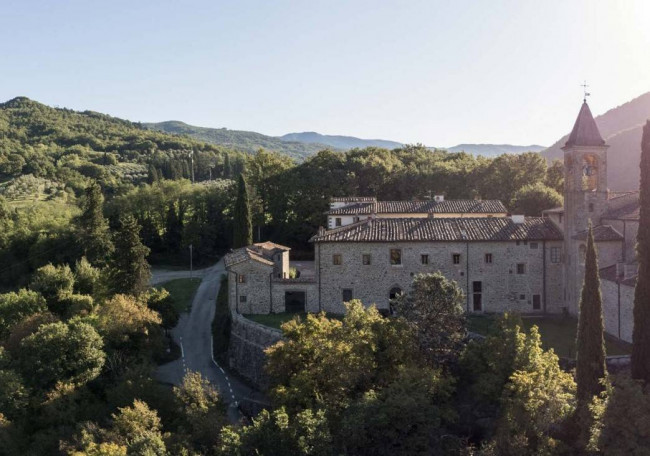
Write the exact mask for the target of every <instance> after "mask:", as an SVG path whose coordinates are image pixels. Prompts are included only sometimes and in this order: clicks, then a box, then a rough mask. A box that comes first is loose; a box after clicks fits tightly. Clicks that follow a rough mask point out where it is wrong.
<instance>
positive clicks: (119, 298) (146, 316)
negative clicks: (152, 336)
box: [97, 294, 161, 345]
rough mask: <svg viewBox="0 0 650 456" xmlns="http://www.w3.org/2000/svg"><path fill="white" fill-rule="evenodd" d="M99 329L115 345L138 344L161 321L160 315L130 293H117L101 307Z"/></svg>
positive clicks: (98, 316)
mask: <svg viewBox="0 0 650 456" xmlns="http://www.w3.org/2000/svg"><path fill="white" fill-rule="evenodd" d="M97 318H98V324H99V329H100V331H101V332H102V334H104V335H105V336H106V338H107V339H108V340H109V341H110V342H111V343H112V344H114V345H124V344H128V345H134V344H135V345H137V342H138V339H140V338H143V337H146V336H147V335H148V334H149V331H150V329H151V328H152V327H154V326H156V325H159V324H160V323H161V319H160V315H158V313H157V312H155V311H153V310H151V309H149V308H148V307H147V306H146V304H145V303H143V302H140V300H138V299H136V298H134V297H133V296H129V295H121V294H117V295H115V296H113V297H112V298H111V299H109V300H108V301H106V302H105V303H104V304H103V305H102V306H101V307H100V309H99V312H98V315H97ZM134 339H135V340H134Z"/></svg>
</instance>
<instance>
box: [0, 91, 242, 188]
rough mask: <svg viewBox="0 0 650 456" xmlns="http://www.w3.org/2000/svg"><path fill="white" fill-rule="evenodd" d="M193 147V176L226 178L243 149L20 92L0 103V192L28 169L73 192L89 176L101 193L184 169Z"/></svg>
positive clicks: (184, 172)
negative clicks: (41, 100)
mask: <svg viewBox="0 0 650 456" xmlns="http://www.w3.org/2000/svg"><path fill="white" fill-rule="evenodd" d="M188 150H194V151H195V152H196V153H195V169H196V172H197V173H198V174H199V175H198V176H197V178H200V177H202V175H203V174H205V175H206V177H207V175H208V174H209V173H210V172H212V173H213V175H214V176H213V177H230V175H232V174H234V173H236V172H239V171H240V170H241V169H240V168H241V167H242V166H243V165H242V163H243V154H240V153H237V152H233V151H231V150H228V149H227V148H225V147H222V146H216V145H212V144H207V143H205V142H201V141H197V140H195V139H192V138H188V137H183V136H176V135H171V134H166V133H162V132H155V131H151V130H148V129H145V128H143V127H142V126H141V125H139V124H137V123H133V122H129V121H127V120H122V119H118V118H115V117H111V116H108V115H106V114H100V113H97V112H93V111H84V112H77V111H73V110H70V109H60V108H52V107H50V106H46V105H44V104H41V103H38V102H36V101H33V100H30V99H28V98H25V97H17V98H14V99H12V100H9V101H7V102H5V103H2V104H0V193H2V192H3V187H6V186H7V185H8V184H9V183H11V181H12V179H15V178H19V177H20V176H22V175H32V176H34V177H36V178H39V179H46V180H47V181H49V182H59V183H63V184H65V186H66V187H67V188H69V189H72V190H74V191H75V192H76V193H77V194H78V193H79V192H80V191H81V189H83V188H85V187H86V185H87V181H88V178H92V179H97V180H99V181H100V183H101V184H102V186H103V188H104V189H105V190H106V191H107V193H111V192H115V191H119V189H120V187H123V186H124V185H127V186H128V185H130V184H133V183H137V182H138V181H140V180H144V179H147V178H150V177H151V176H150V174H151V170H152V169H153V170H155V171H154V174H156V175H158V176H159V177H168V178H172V179H176V178H180V177H188V176H189V165H188V152H187V151H188Z"/></svg>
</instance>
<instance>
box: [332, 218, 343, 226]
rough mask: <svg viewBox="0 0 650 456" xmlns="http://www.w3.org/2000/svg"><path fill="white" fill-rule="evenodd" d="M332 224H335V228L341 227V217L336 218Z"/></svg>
mask: <svg viewBox="0 0 650 456" xmlns="http://www.w3.org/2000/svg"><path fill="white" fill-rule="evenodd" d="M334 223H335V224H336V226H341V217H336V220H335V221H334Z"/></svg>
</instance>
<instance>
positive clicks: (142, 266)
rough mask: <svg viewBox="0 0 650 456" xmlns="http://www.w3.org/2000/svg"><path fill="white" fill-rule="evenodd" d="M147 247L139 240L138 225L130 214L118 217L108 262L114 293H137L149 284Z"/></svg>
mask: <svg viewBox="0 0 650 456" xmlns="http://www.w3.org/2000/svg"><path fill="white" fill-rule="evenodd" d="M147 255H149V248H147V247H146V246H144V245H142V242H141V241H140V226H139V225H138V222H137V221H136V220H135V218H134V217H133V216H131V215H127V216H124V217H122V218H121V219H120V228H119V230H118V231H117V233H116V235H115V253H114V254H113V257H112V260H111V264H110V279H111V288H112V291H113V292H114V293H124V294H133V295H137V294H140V293H142V292H143V291H145V290H146V289H147V287H148V285H149V278H150V277H151V271H150V270H149V263H147Z"/></svg>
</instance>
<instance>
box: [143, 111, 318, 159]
mask: <svg viewBox="0 0 650 456" xmlns="http://www.w3.org/2000/svg"><path fill="white" fill-rule="evenodd" d="M142 126H143V127H145V128H148V129H150V130H155V131H162V132H166V133H172V134H175V135H186V136H189V137H190V138H194V139H196V140H199V141H205V142H207V143H210V144H216V145H220V146H224V147H228V148H231V149H236V150H240V151H242V152H247V153H251V154H253V153H255V152H257V151H258V150H259V149H266V150H272V151H274V152H280V153H283V154H286V155H289V156H290V157H293V158H295V159H297V160H304V159H305V158H307V157H309V156H310V155H314V154H315V153H316V152H318V151H319V150H323V149H328V148H329V149H331V147H330V146H328V145H325V144H317V143H314V144H307V143H303V142H296V141H284V140H282V139H280V138H276V137H273V136H267V135H263V134H261V133H256V132H253V131H242V130H229V129H227V128H207V127H196V126H194V125H188V124H186V123H184V122H179V121H176V120H170V121H167V122H158V123H143V124H142Z"/></svg>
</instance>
